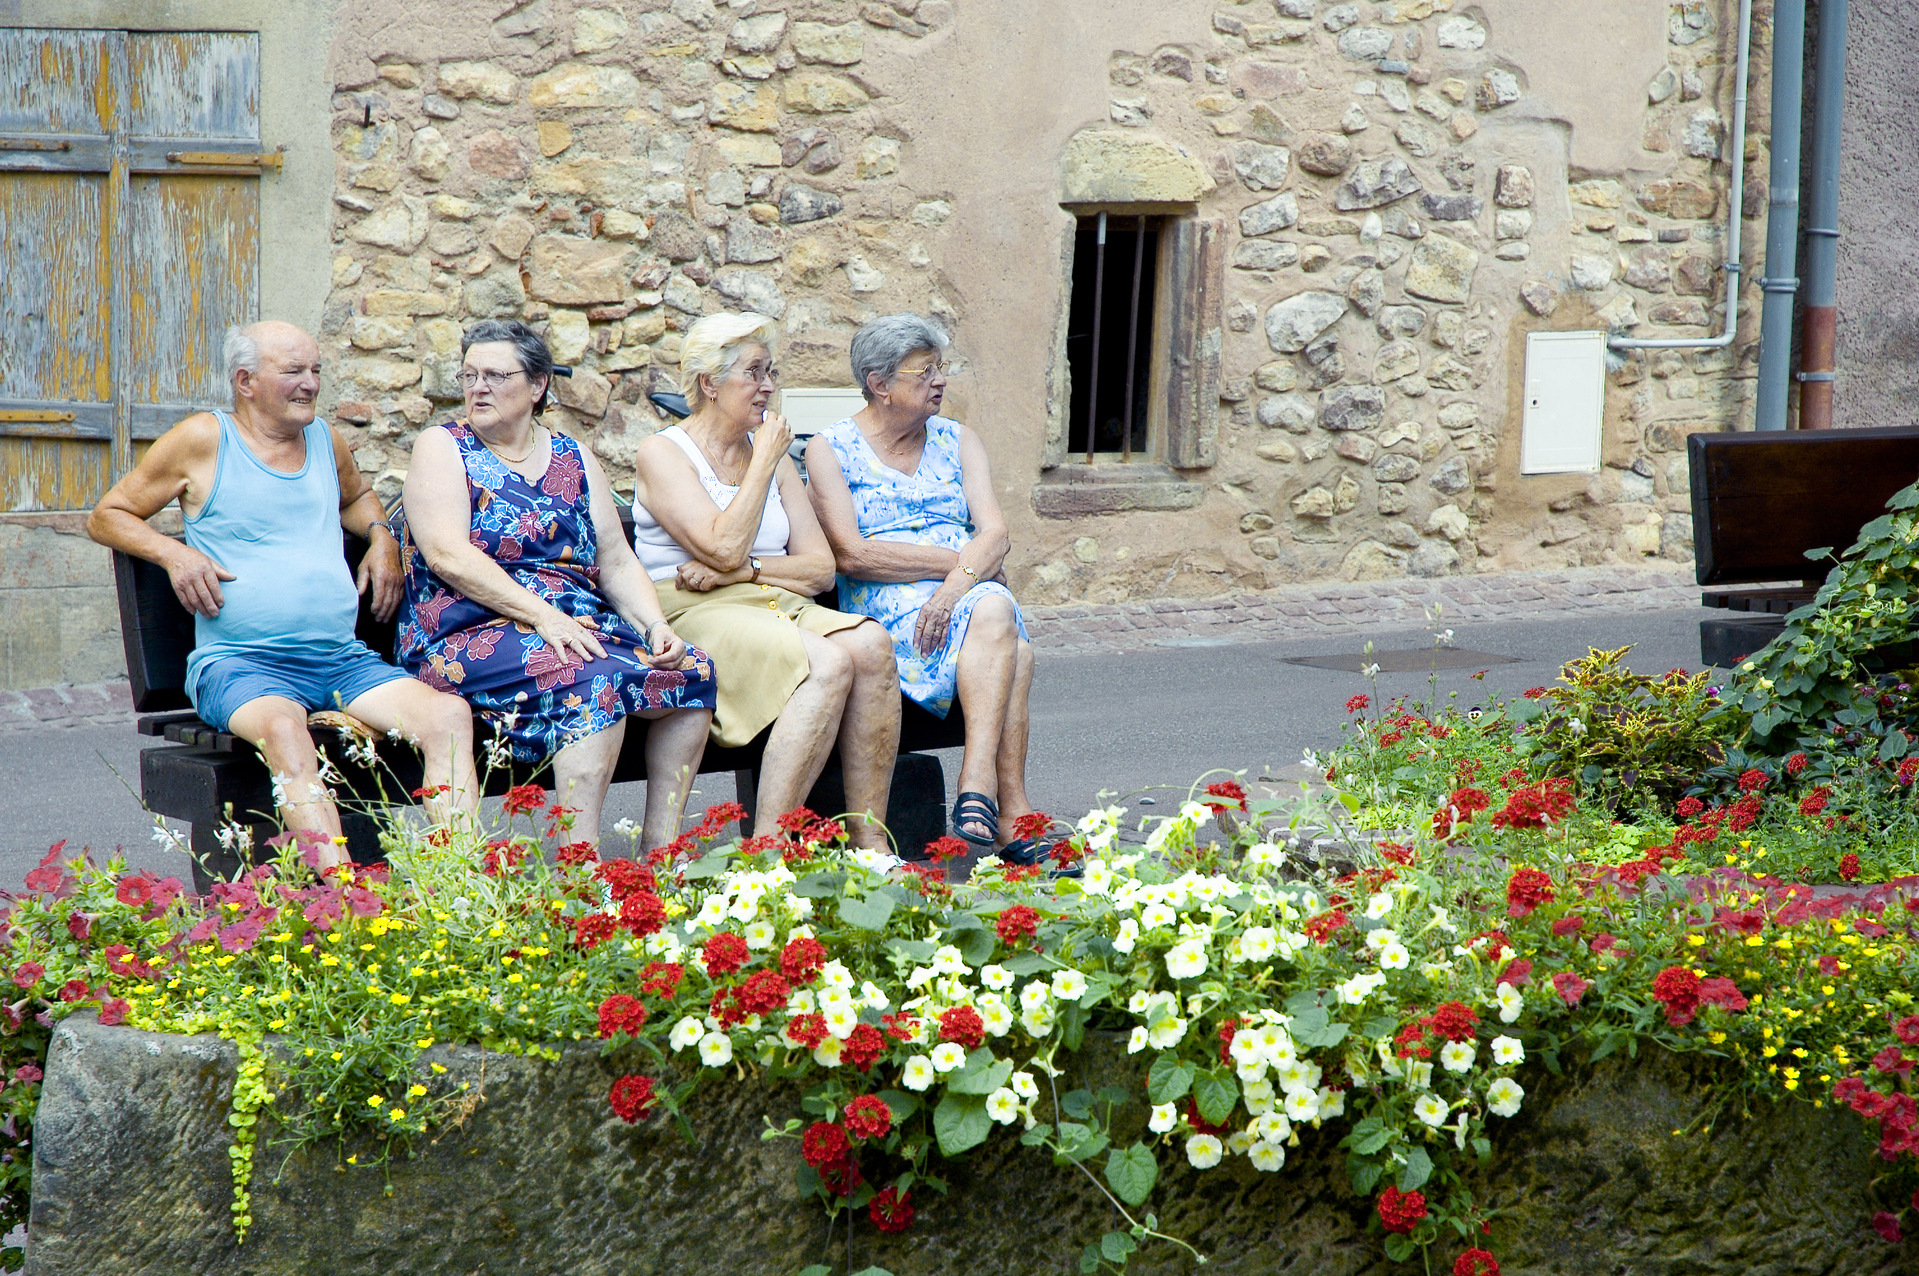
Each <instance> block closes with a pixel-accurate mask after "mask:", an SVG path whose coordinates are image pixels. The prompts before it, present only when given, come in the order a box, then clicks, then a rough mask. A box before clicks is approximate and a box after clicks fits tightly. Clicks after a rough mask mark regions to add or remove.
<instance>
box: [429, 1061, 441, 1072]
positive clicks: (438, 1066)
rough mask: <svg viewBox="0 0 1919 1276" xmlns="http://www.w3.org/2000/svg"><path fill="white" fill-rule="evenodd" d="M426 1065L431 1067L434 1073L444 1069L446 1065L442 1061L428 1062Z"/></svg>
mask: <svg viewBox="0 0 1919 1276" xmlns="http://www.w3.org/2000/svg"><path fill="white" fill-rule="evenodd" d="M427 1066H428V1067H430V1068H432V1069H433V1071H434V1072H435V1073H441V1072H445V1071H446V1065H445V1064H443V1063H434V1064H429V1065H427Z"/></svg>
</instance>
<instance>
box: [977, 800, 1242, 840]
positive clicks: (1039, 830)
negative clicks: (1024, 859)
mask: <svg viewBox="0 0 1919 1276" xmlns="http://www.w3.org/2000/svg"><path fill="white" fill-rule="evenodd" d="M1210 791H1211V790H1208V792H1210ZM1052 827H1053V817H1052V816H1050V815H1048V814H1047V813H1046V812H1044V811H1028V812H1027V813H1026V814H1024V815H1022V816H1020V817H1019V818H1018V819H1016V820H1014V821H1013V836H1014V837H1019V838H1026V839H1027V840H1029V841H1034V842H1037V841H1038V840H1039V839H1040V838H1042V837H1045V836H1046V834H1047V831H1048V830H1049V829H1051V828H1052Z"/></svg>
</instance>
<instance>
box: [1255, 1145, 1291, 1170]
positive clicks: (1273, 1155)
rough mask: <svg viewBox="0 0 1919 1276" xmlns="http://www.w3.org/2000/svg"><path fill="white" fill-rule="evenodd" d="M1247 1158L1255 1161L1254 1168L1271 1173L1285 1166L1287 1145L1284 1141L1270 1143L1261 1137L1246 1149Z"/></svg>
mask: <svg viewBox="0 0 1919 1276" xmlns="http://www.w3.org/2000/svg"><path fill="white" fill-rule="evenodd" d="M1246 1159H1247V1160H1249V1161H1251V1162H1252V1163H1253V1168H1254V1169H1256V1170H1261V1171H1264V1172H1265V1173H1267V1174H1271V1173H1273V1172H1274V1171H1276V1170H1280V1169H1283V1168H1284V1167H1285V1165H1286V1145H1285V1144H1283V1143H1268V1142H1267V1141H1266V1140H1264V1139H1261V1140H1260V1141H1259V1142H1257V1143H1255V1144H1253V1146H1252V1147H1250V1148H1248V1149H1247V1150H1246Z"/></svg>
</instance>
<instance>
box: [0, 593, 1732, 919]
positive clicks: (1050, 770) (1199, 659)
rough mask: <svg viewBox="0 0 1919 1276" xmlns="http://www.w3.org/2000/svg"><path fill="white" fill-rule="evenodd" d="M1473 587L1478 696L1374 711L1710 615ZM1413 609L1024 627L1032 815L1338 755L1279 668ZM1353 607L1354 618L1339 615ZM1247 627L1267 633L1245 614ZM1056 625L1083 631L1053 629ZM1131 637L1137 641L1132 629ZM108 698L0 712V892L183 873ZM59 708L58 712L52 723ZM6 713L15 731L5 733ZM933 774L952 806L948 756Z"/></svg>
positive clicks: (1691, 651)
mask: <svg viewBox="0 0 1919 1276" xmlns="http://www.w3.org/2000/svg"><path fill="white" fill-rule="evenodd" d="M1641 575H1642V576H1644V574H1641ZM1514 582H1518V583H1514ZM1555 582H1557V583H1555ZM1594 582H1600V583H1601V584H1603V585H1604V586H1605V587H1604V588H1599V587H1594ZM1474 583H1475V582H1473V581H1471V580H1465V581H1450V582H1446V585H1447V586H1448V589H1447V592H1446V594H1445V595H1444V597H1445V599H1446V608H1445V611H1444V612H1443V614H1442V615H1441V618H1440V621H1439V624H1440V625H1441V626H1443V627H1449V628H1451V629H1452V630H1453V631H1454V633H1453V645H1454V646H1455V647H1459V648H1465V649H1469V650H1473V651H1483V652H1487V653H1490V654H1493V655H1499V656H1506V657H1509V658H1511V660H1512V663H1507V664H1492V665H1490V666H1489V671H1488V673H1487V675H1486V677H1485V679H1484V680H1483V681H1479V682H1475V681H1473V680H1472V678H1471V674H1472V673H1473V672H1475V670H1476V669H1477V668H1478V667H1479V666H1478V665H1476V664H1473V665H1467V666H1465V667H1462V668H1457V669H1443V670H1440V671H1439V672H1438V673H1437V674H1429V673H1427V672H1401V673H1383V674H1381V675H1380V678H1379V689H1380V692H1381V693H1382V694H1383V695H1385V696H1387V697H1390V696H1393V695H1402V694H1403V695H1406V696H1409V697H1410V696H1417V697H1424V696H1425V695H1426V694H1427V692H1428V688H1429V679H1436V685H1437V688H1438V691H1439V694H1440V696H1441V697H1442V698H1443V697H1445V696H1446V695H1448V694H1449V693H1452V692H1455V691H1457V692H1458V693H1459V695H1460V697H1461V699H1462V701H1464V702H1466V703H1472V702H1474V701H1475V700H1477V699H1478V698H1480V697H1482V696H1484V695H1486V694H1487V693H1488V692H1489V691H1491V690H1494V689H1497V690H1499V691H1501V692H1505V693H1507V694H1514V693H1517V692H1520V691H1523V690H1525V689H1526V688H1528V687H1533V686H1537V685H1540V684H1542V683H1546V682H1550V681H1551V680H1552V678H1553V676H1554V674H1555V673H1556V671H1557V669H1558V667H1559V665H1560V664H1562V663H1563V662H1564V661H1566V660H1568V659H1570V658H1572V657H1574V656H1577V655H1580V654H1582V653H1583V652H1584V650H1585V649H1586V647H1587V646H1588V645H1593V646H1599V647H1620V646H1626V645H1628V644H1634V645H1635V646H1634V651H1633V655H1632V659H1631V663H1632V664H1633V666H1634V667H1635V668H1638V669H1640V670H1642V671H1645V672H1652V673H1660V672H1664V671H1665V670H1667V669H1671V668H1674V667H1687V668H1691V667H1696V666H1697V664H1698V660H1699V639H1698V622H1699V620H1700V618H1701V617H1702V616H1704V615H1707V614H1710V613H1707V612H1704V611H1703V610H1702V609H1701V608H1699V607H1698V606H1697V605H1696V603H1694V602H1692V601H1690V600H1691V599H1693V598H1694V597H1695V595H1693V594H1692V593H1691V591H1689V590H1687V589H1685V588H1684V587H1682V586H1680V585H1678V584H1677V583H1675V582H1674V580H1673V579H1672V578H1671V577H1658V578H1653V577H1649V576H1645V577H1644V579H1641V580H1639V581H1637V582H1636V583H1634V584H1632V586H1631V587H1621V586H1620V584H1619V579H1618V577H1617V575H1615V574H1608V573H1590V574H1580V573H1561V574H1559V575H1558V576H1556V577H1554V578H1551V579H1548V580H1544V581H1537V580H1534V581H1529V580H1526V579H1524V578H1517V577H1507V578H1503V581H1490V578H1482V580H1481V581H1480V582H1478V583H1479V588H1480V594H1481V596H1479V597H1476V598H1474V599H1473V600H1472V601H1467V600H1465V599H1464V598H1462V597H1460V596H1459V595H1462V594H1464V593H1465V592H1466V590H1465V589H1464V588H1463V587H1464V586H1470V585H1473V584H1474ZM1495 590H1497V591H1499V592H1497V593H1495ZM1432 592H1433V591H1431V590H1428V591H1427V593H1428V594H1431V593H1432ZM1489 594H1491V595H1493V598H1494V600H1493V601H1491V602H1488V601H1486V598H1485V595H1489ZM1515 595H1530V596H1515ZM1422 597H1424V598H1425V603H1424V605H1430V602H1431V601H1432V598H1431V597H1427V596H1426V595H1422V594H1420V593H1419V592H1418V591H1417V590H1415V589H1413V588H1412V587H1411V586H1409V585H1408V584H1407V583H1404V582H1400V583H1395V584H1394V585H1392V586H1350V587H1343V588H1341V587H1328V588H1325V589H1321V590H1315V591H1289V592H1288V593H1284V594H1269V595H1259V596H1245V597H1244V598H1242V599H1241V600H1238V601H1229V602H1228V603H1225V604H1219V603H1204V604H1199V603H1187V604H1184V605H1180V604H1160V605H1154V604H1127V605H1125V606H1123V607H1112V608H1085V609H1065V608H1060V609H1044V610H1041V611H1039V612H1038V613H1037V616H1036V623H1035V625H1034V630H1035V636H1036V641H1037V642H1038V644H1039V646H1040V648H1041V662H1040V668H1039V675H1038V680H1037V685H1036V688H1035V693H1034V723H1033V742H1032V750H1031V758H1032V763H1031V768H1030V783H1031V788H1032V792H1033V797H1034V800H1035V801H1036V802H1037V803H1038V804H1039V805H1040V806H1041V807H1042V808H1044V809H1046V810H1049V811H1051V812H1052V813H1054V814H1055V815H1060V816H1067V817H1074V816H1077V815H1079V814H1080V813H1082V812H1084V811H1085V810H1086V808H1087V807H1088V806H1089V805H1090V804H1092V803H1093V801H1094V800H1095V799H1096V797H1097V795H1098V794H1099V792H1100V791H1101V790H1102V789H1107V790H1112V791H1114V792H1117V793H1121V794H1132V793H1137V792H1140V791H1142V790H1145V791H1150V792H1151V793H1152V794H1153V795H1155V796H1157V797H1158V798H1159V799H1160V800H1161V801H1174V800H1177V799H1178V798H1179V797H1182V796H1183V795H1184V794H1185V792H1186V790H1187V786H1188V785H1189V784H1190V783H1191V782H1192V781H1193V779H1194V778H1195V777H1196V776H1198V775H1199V774H1200V773H1201V772H1203V771H1206V770H1208V769H1211V768H1215V767H1225V768H1228V769H1232V770H1240V769H1246V770H1247V771H1248V773H1249V774H1250V775H1252V776H1257V775H1259V774H1260V773H1261V771H1262V769H1265V768H1273V769H1277V768H1280V767H1285V766H1289V765H1291V764H1293V763H1295V762H1297V761H1298V760H1299V757H1300V754H1301V752H1302V750H1305V749H1309V748H1311V749H1325V748H1328V747H1330V746H1332V745H1334V744H1336V743H1337V742H1338V740H1339V724H1340V723H1341V722H1342V721H1344V719H1345V716H1346V715H1345V712H1344V709H1343V706H1344V704H1345V701H1346V699H1347V698H1348V697H1349V696H1351V695H1353V694H1354V693H1355V692H1359V691H1366V690H1368V687H1367V685H1366V680H1365V679H1364V678H1363V677H1362V676H1361V675H1360V674H1358V673H1351V672H1342V671H1337V670H1329V669H1324V668H1315V667H1309V666H1302V665H1296V664H1289V663H1287V660H1288V658H1290V657H1300V656H1322V655H1337V654H1353V653H1357V652H1358V651H1359V650H1360V646H1361V644H1362V643H1363V642H1365V641H1366V640H1368V639H1370V640H1371V641H1372V642H1373V643H1374V644H1375V647H1376V649H1377V650H1378V651H1380V652H1390V651H1424V650H1426V649H1428V648H1430V647H1431V646H1432V645H1433V635H1432V632H1431V630H1430V629H1429V628H1428V627H1427V626H1426V624H1425V622H1424V618H1423V616H1422V615H1421V613H1420V606H1419V605H1415V604H1419V603H1420V602H1421V598H1422ZM1302 599H1303V600H1305V601H1304V602H1302V601H1301V600H1302ZM1351 600H1358V601H1359V604H1360V605H1359V606H1358V607H1357V608H1354V607H1343V606H1342V604H1344V603H1346V602H1348V601H1351ZM1294 605H1297V606H1300V607H1302V608H1305V607H1314V608H1324V609H1323V610H1315V611H1311V612H1304V613H1302V614H1300V615H1291V616H1289V615H1287V614H1286V611H1285V608H1286V607H1288V606H1294ZM1261 609H1264V611H1265V612H1266V615H1263V616H1262V615H1260V614H1258V613H1259V611H1260V610H1261ZM1069 610H1071V611H1076V612H1079V613H1080V614H1076V615H1064V614H1060V613H1064V612H1068V611H1069ZM1408 613H1410V614H1408ZM1514 616H1516V618H1504V617H1514ZM1334 617H1337V620H1335V619H1334ZM1141 618H1147V619H1149V620H1151V621H1152V622H1153V623H1151V624H1147V625H1140V624H1137V623H1135V622H1136V621H1138V620H1140V619H1141ZM1101 622H1110V623H1101ZM1407 663H1417V661H1411V662H1407ZM114 690H115V689H113V688H111V687H109V688H106V689H85V688H76V689H70V690H69V691H67V692H64V693H49V694H50V695H52V696H53V699H55V700H57V699H59V697H60V696H62V695H64V696H65V697H66V700H65V701H63V702H62V704H61V705H56V704H54V703H53V701H52V700H49V699H48V696H47V695H42V696H41V700H42V711H41V712H42V716H43V717H49V716H50V717H52V718H54V719H55V721H58V722H64V723H66V724H67V725H41V726H38V727H32V728H27V727H24V726H23V725H20V723H22V722H23V721H24V713H25V712H26V711H24V710H21V709H20V706H19V705H18V704H17V703H16V704H12V705H11V706H9V705H7V704H0V775H4V776H5V777H6V779H5V783H4V786H3V787H0V883H4V884H6V885H12V884H13V883H17V882H19V881H20V880H21V878H22V877H23V876H24V874H25V872H26V870H27V869H28V868H31V867H32V865H33V863H34V861H35V860H36V859H37V858H38V857H39V856H40V855H41V854H44V853H45V850H46V847H47V846H48V845H49V844H50V843H51V842H53V841H54V840H56V839H58V838H61V837H66V838H70V839H71V840H72V844H74V845H90V846H92V847H94V848H96V849H105V850H111V849H112V848H113V847H115V846H116V845H123V846H125V848H126V852H127V855H128V858H129V859H130V860H131V861H132V862H133V863H135V864H144V865H150V866H152V867H154V868H155V869H162V870H164V871H167V872H171V873H179V874H182V875H184V872H185V868H186V864H185V860H184V857H182V856H180V855H178V854H175V853H171V852H168V851H165V850H163V849H161V848H160V847H158V846H156V845H155V844H154V842H153V841H152V840H151V829H152V821H151V819H150V817H148V816H146V815H145V814H144V813H143V812H142V810H141V808H140V805H139V802H138V800H137V798H136V797H135V792H137V790H138V788H139V753H140V750H141V748H142V747H143V746H148V745H150V744H151V743H152V742H151V741H149V740H146V739H143V738H142V737H139V736H136V735H135V734H134V733H133V729H132V718H131V714H130V713H128V712H127V711H126V710H124V709H116V708H114V707H113V705H112V703H111V701H110V699H109V698H110V697H111V696H112V695H113V694H114ZM15 694H16V693H0V695H15ZM120 694H122V695H123V694H124V692H123V690H122V691H121V692H120ZM62 705H65V706H66V707H67V708H70V709H71V712H70V713H65V714H64V716H63V710H62ZM9 707H11V708H12V710H13V712H14V714H15V720H14V722H13V723H12V724H9V723H8V720H7V717H6V716H5V712H6V710H7V709H8V708H9ZM941 756H942V761H943V762H944V764H945V768H946V775H947V785H948V789H949V799H950V797H951V793H950V790H951V788H952V784H953V780H954V778H955V776H956V774H957V771H958V766H959V754H958V751H957V750H952V751H948V752H946V753H943V754H942V755H941ZM123 781H124V782H123ZM732 788H733V786H732V777H731V776H730V775H709V776H703V777H701V781H700V783H699V785H698V786H697V791H698V797H696V798H695V802H696V804H703V803H708V802H717V801H723V800H725V799H727V798H730V797H731V796H732V795H733V793H732ZM644 792H645V790H644V788H643V787H642V786H639V785H623V786H619V787H616V788H615V789H614V791H613V794H612V796H611V800H610V801H609V803H608V812H607V819H608V820H609V821H612V820H616V819H619V818H621V817H622V816H631V817H633V818H635V819H637V818H638V817H639V815H640V809H641V804H642V801H643V798H644ZM1135 809H1136V810H1138V809H1141V808H1139V807H1137V806H1135Z"/></svg>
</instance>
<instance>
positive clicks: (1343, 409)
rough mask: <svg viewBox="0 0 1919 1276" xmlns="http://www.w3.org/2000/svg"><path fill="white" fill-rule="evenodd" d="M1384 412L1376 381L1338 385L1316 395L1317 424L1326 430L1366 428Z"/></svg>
mask: <svg viewBox="0 0 1919 1276" xmlns="http://www.w3.org/2000/svg"><path fill="white" fill-rule="evenodd" d="M1385 416H1386V394H1385V391H1383V390H1381V389H1380V388H1379V387H1378V386H1376V385H1342V386H1335V387H1333V388H1332V389H1330V390H1325V391H1322V392H1321V394H1320V396H1319V424H1320V425H1321V426H1322V427H1324V428H1325V429H1328V430H1370V429H1373V428H1374V427H1376V426H1377V425H1378V424H1379V423H1380V422H1381V421H1382V420H1384V419H1385Z"/></svg>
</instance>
